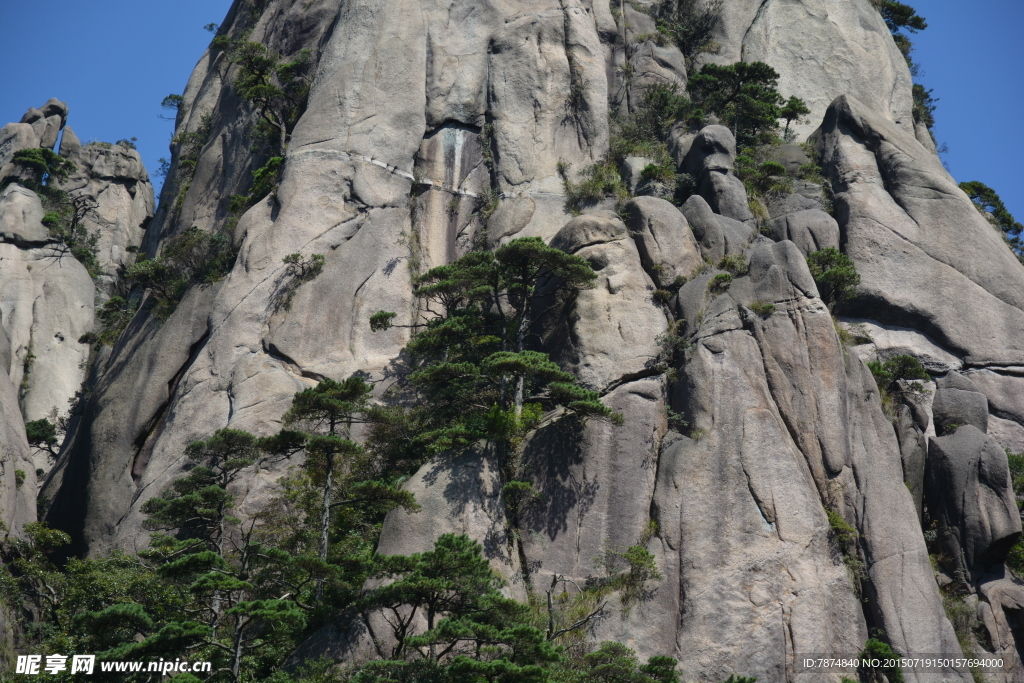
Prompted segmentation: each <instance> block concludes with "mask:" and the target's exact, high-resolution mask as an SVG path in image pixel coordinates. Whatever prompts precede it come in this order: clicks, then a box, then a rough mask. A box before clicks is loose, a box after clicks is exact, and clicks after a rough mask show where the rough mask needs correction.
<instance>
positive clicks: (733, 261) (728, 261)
mask: <svg viewBox="0 0 1024 683" xmlns="http://www.w3.org/2000/svg"><path fill="white" fill-rule="evenodd" d="M718 267H719V268H721V269H722V270H724V271H726V272H727V273H729V274H731V275H734V276H736V277H739V276H741V275H746V274H747V269H748V268H749V267H750V265H749V264H748V263H747V258H746V257H745V256H744V255H743V254H732V255H731V256H723V257H722V260H721V261H719V262H718Z"/></svg>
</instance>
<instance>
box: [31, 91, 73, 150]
mask: <svg viewBox="0 0 1024 683" xmlns="http://www.w3.org/2000/svg"><path fill="white" fill-rule="evenodd" d="M67 118H68V105H67V104H66V103H65V102H61V101H60V100H58V99H57V98H55V97H51V98H50V99H49V100H47V101H46V104H44V105H43V107H42V109H36V108H35V107H32V108H30V109H29V110H28V111H27V112H25V115H24V116H22V117H21V123H27V124H29V125H30V126H32V130H33V131H34V132H35V134H36V137H38V138H39V142H38V144H37V145H36V146H37V147H45V148H47V149H53V147H54V145H56V144H57V136H58V135H59V134H60V129H61V128H63V127H64V122H65V121H66V120H67Z"/></svg>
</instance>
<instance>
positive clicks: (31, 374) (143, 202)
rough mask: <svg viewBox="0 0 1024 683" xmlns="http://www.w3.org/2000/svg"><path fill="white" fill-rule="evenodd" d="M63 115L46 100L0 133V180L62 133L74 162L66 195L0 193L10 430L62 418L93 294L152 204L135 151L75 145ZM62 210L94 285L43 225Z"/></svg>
mask: <svg viewBox="0 0 1024 683" xmlns="http://www.w3.org/2000/svg"><path fill="white" fill-rule="evenodd" d="M67 114H68V107H67V105H66V104H65V103H63V102H60V101H58V100H56V99H51V100H50V101H48V102H47V103H46V104H45V105H44V106H43V107H42V108H41V109H35V108H33V109H30V110H29V111H28V112H27V113H26V114H25V116H24V117H23V118H22V122H21V123H18V124H9V125H8V126H6V127H5V128H4V129H3V130H4V131H14V132H15V133H16V134H15V135H14V136H13V137H7V138H3V139H4V142H0V149H2V150H3V151H2V152H0V154H2V155H3V163H0V167H2V168H0V180H3V179H4V177H5V176H8V175H13V174H15V172H17V171H18V169H17V168H16V167H15V166H14V165H13V164H10V163H7V162H8V161H9V160H10V159H11V158H13V155H14V153H15V152H17V151H18V150H19V149H30V148H33V147H39V146H42V147H48V148H52V147H54V146H55V144H56V142H57V136H58V134H59V133H60V132H61V130H62V129H63V131H64V135H63V137H62V138H61V147H60V152H61V154H62V155H63V156H65V157H67V158H68V159H69V160H70V161H71V162H72V163H74V164H75V169H74V171H73V173H72V174H71V176H70V177H69V178H68V180H67V181H66V182H64V183H62V184H60V185H59V186H58V189H59V190H61V191H63V192H66V193H67V197H66V199H64V200H55V199H52V198H48V197H47V196H46V194H45V193H43V196H40V195H38V194H36V192H33V191H32V190H29V189H26V188H25V187H23V186H22V185H21V184H19V183H18V182H12V183H11V184H8V185H7V186H6V187H5V188H4V189H3V191H2V192H0V327H2V328H3V335H2V339H0V346H3V349H2V350H0V357H2V358H3V359H4V362H3V366H4V371H5V373H6V375H7V377H8V378H9V380H10V382H11V384H12V385H13V386H14V387H17V390H16V392H15V397H16V398H15V403H14V404H12V405H19V406H20V413H21V418H22V420H20V421H19V420H14V418H13V415H8V417H7V419H8V420H14V422H13V423H11V426H10V428H11V429H14V430H17V429H19V428H20V429H21V430H22V432H23V431H24V426H23V423H24V422H30V421H33V420H39V419H43V418H46V419H49V420H51V421H57V419H58V418H66V417H68V416H69V413H70V411H71V410H72V408H73V407H74V405H75V403H76V401H77V399H76V394H77V393H79V392H81V390H82V387H83V383H84V382H85V380H86V376H87V375H88V364H89V361H90V346H89V343H90V342H89V341H88V338H87V337H88V335H90V334H92V333H95V332H96V331H97V323H96V317H95V306H96V304H97V298H99V303H102V301H103V300H105V299H106V298H107V297H108V296H109V295H110V293H111V291H112V290H113V288H114V286H115V285H116V281H117V277H118V268H119V267H121V266H127V265H130V264H131V263H133V262H134V255H133V254H131V253H130V252H129V251H128V249H129V248H130V247H137V246H138V245H139V244H140V243H141V241H142V234H143V230H144V225H145V223H146V222H147V221H148V219H149V218H150V217H151V216H152V215H153V208H154V205H153V187H152V185H151V184H150V183H149V178H148V175H147V174H146V170H145V168H144V167H143V165H142V160H141V159H140V158H139V155H138V153H137V152H135V151H134V150H128V149H124V148H121V147H118V146H114V145H104V144H102V143H100V144H92V145H88V146H85V147H82V145H81V144H80V143H79V142H78V138H77V136H75V134H74V132H73V131H71V130H70V128H67V127H65V125H64V124H65V122H66V120H67ZM24 126H28V127H30V129H31V131H32V133H31V134H29V131H28V130H25V129H24V128H23V127H24ZM18 131H21V132H20V133H18ZM5 164H6V165H5ZM61 202H63V204H61ZM69 206H70V207H71V208H70V211H71V212H72V213H73V214H74V215H75V217H76V218H77V220H78V225H79V227H80V228H84V229H85V231H86V233H87V234H88V235H90V236H94V237H95V238H96V262H97V264H98V268H99V270H100V271H101V272H98V273H94V275H96V278H95V279H94V278H93V277H91V274H90V272H89V271H88V270H87V268H86V267H85V266H83V264H82V263H80V262H79V261H78V260H77V259H76V257H75V256H74V255H73V254H72V253H71V249H70V247H69V245H67V244H64V243H62V242H61V241H60V240H59V239H58V238H57V237H55V235H54V234H53V232H52V231H51V229H50V228H49V227H47V226H46V225H44V224H43V220H44V218H45V216H46V213H47V212H48V211H62V210H66V209H67V207H69ZM97 294H98V295H99V297H97ZM11 443H14V441H11ZM12 448H13V446H12ZM32 450H33V451H34V452H33V453H32V454H31V459H32V466H31V467H30V468H28V469H29V470H30V471H31V472H32V473H33V475H34V474H35V472H36V471H37V470H42V471H44V472H46V471H48V470H49V469H50V467H51V466H52V464H53V462H52V458H51V456H50V455H49V454H48V453H46V452H44V451H43V450H42V449H32ZM33 479H35V477H34V476H33ZM26 486H28V485H27V484H26ZM35 488H36V487H34V486H32V487H31V490H32V491H35Z"/></svg>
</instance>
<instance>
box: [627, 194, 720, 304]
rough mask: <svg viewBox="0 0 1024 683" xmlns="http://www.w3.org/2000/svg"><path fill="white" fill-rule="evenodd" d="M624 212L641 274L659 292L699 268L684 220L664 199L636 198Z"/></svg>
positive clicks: (691, 235)
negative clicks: (635, 247) (656, 287)
mask: <svg viewBox="0 0 1024 683" xmlns="http://www.w3.org/2000/svg"><path fill="white" fill-rule="evenodd" d="M625 212H626V227H628V228H629V230H630V233H631V234H632V236H633V239H634V241H635V242H636V246H637V249H638V251H639V252H640V261H641V263H643V266H644V270H645V271H646V272H647V274H648V276H650V278H651V279H652V280H654V284H655V285H657V286H658V287H659V288H660V289H665V288H667V287H668V286H669V285H671V284H672V283H673V282H675V280H676V278H678V277H682V278H688V277H690V276H691V275H692V274H693V271H694V270H695V269H696V268H698V267H700V266H701V265H702V264H703V262H704V261H703V259H702V258H701V253H700V249H699V248H698V247H697V242H696V240H694V238H693V233H692V232H691V231H690V226H689V224H688V223H687V222H686V217H685V216H684V215H683V214H682V213H681V212H680V211H679V209H678V208H677V207H675V206H673V205H672V204H670V203H668V202H667V201H665V200H664V199H657V198H654V197H637V198H636V199H632V200H630V202H629V203H628V204H626V207H625Z"/></svg>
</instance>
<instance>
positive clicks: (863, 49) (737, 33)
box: [701, 0, 914, 136]
mask: <svg viewBox="0 0 1024 683" xmlns="http://www.w3.org/2000/svg"><path fill="white" fill-rule="evenodd" d="M715 40H716V42H717V43H718V44H719V45H720V46H721V47H720V49H719V50H718V51H717V52H714V53H708V54H705V55H702V56H701V63H704V62H715V63H717V64H732V63H733V62H737V61H741V60H742V61H745V62H756V61H760V62H765V63H767V64H769V65H771V66H772V67H773V68H774V69H775V70H776V71H777V72H778V73H779V92H780V93H782V94H783V96H785V97H790V96H791V95H795V96H797V97H799V98H801V99H803V100H804V102H806V103H807V107H808V108H809V109H810V110H811V113H810V114H809V115H808V116H807V118H806V119H804V120H803V121H800V122H796V123H794V125H793V126H791V129H792V130H793V131H794V132H795V133H796V134H797V135H798V136H805V135H807V134H809V133H811V132H812V131H813V130H814V128H815V126H817V124H818V122H819V121H821V119H822V117H823V116H824V114H825V110H826V109H827V108H828V106H829V104H831V102H832V100H833V99H835V98H836V97H838V96H840V95H844V94H849V95H851V96H852V97H856V98H857V99H858V100H860V101H861V102H864V103H865V104H866V105H867V106H868V107H870V108H871V109H872V111H875V112H878V115H879V116H882V117H885V118H887V119H888V120H890V121H893V122H895V123H896V124H897V125H898V126H900V127H901V128H902V129H903V130H905V131H907V132H908V134H910V135H913V134H914V121H913V117H912V115H911V107H912V104H913V101H912V99H911V76H910V70H909V69H908V68H907V62H906V60H905V59H904V58H903V55H902V54H900V51H899V50H898V49H897V48H896V45H895V43H894V42H893V39H892V36H891V35H890V32H889V29H888V28H887V27H886V25H885V22H884V21H882V17H881V16H880V15H879V12H878V10H877V9H875V7H874V6H873V5H872V3H871V2H870V0H798V1H795V2H782V3H775V2H770V3H764V2H761V1H760V0H726V2H725V3H724V5H723V8H722V21H721V22H720V23H719V25H718V28H717V30H716V35H715ZM812 55H828V59H816V58H813V57H812Z"/></svg>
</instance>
